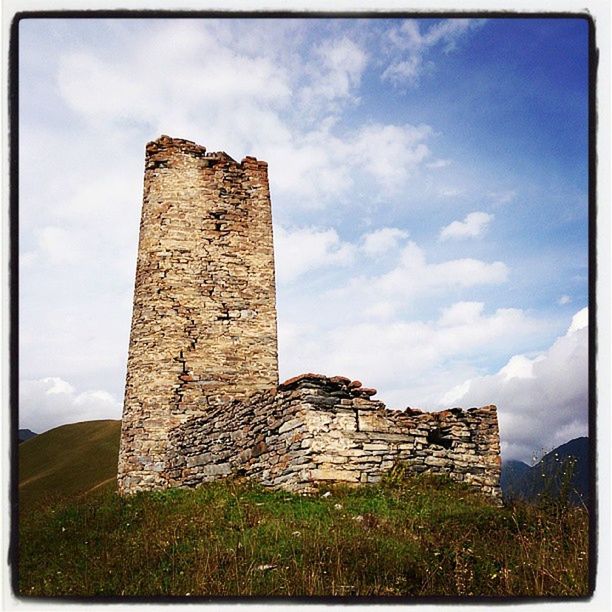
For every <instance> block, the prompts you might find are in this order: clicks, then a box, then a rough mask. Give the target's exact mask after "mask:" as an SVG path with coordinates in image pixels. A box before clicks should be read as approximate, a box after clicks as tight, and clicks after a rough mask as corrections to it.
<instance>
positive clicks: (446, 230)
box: [440, 212, 493, 240]
mask: <svg viewBox="0 0 612 612" xmlns="http://www.w3.org/2000/svg"><path fill="white" fill-rule="evenodd" d="M492 220H493V215H490V214H488V213H485V212H472V213H470V214H469V215H467V216H466V217H465V219H464V220H463V221H453V222H452V223H451V224H450V225H447V226H445V227H443V228H442V229H441V230H440V240H448V239H449V238H472V237H474V236H480V235H481V234H483V233H484V232H485V231H486V229H487V227H488V225H489V223H490V222H491V221H492Z"/></svg>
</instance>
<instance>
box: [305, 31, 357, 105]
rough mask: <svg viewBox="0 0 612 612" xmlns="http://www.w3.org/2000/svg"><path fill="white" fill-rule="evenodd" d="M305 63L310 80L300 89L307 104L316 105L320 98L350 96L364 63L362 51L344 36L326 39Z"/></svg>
mask: <svg viewBox="0 0 612 612" xmlns="http://www.w3.org/2000/svg"><path fill="white" fill-rule="evenodd" d="M313 60H314V61H312V62H310V63H309V64H308V65H307V66H306V70H307V72H308V73H309V75H310V79H309V81H310V83H309V84H308V85H306V86H305V87H304V88H303V89H302V90H301V92H300V96H301V97H302V99H303V102H304V103H305V104H306V106H307V107H310V106H312V105H314V106H315V107H319V105H320V102H321V100H325V101H330V100H335V99H337V98H351V97H352V94H353V92H354V91H355V89H356V88H357V87H358V86H359V83H360V81H361V75H362V73H363V71H364V69H365V67H366V64H367V55H366V53H365V52H364V51H363V50H362V49H361V48H360V47H359V46H358V45H357V44H355V43H354V42H353V41H352V40H350V39H349V38H347V37H346V36H344V37H342V38H341V39H339V40H326V41H324V42H323V44H321V46H319V47H317V48H316V49H315V52H314V58H313Z"/></svg>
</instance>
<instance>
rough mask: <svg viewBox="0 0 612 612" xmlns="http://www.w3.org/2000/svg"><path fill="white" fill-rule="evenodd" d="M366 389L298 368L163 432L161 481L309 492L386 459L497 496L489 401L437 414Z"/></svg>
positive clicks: (377, 471)
mask: <svg viewBox="0 0 612 612" xmlns="http://www.w3.org/2000/svg"><path fill="white" fill-rule="evenodd" d="M374 394H375V390H374V389H367V388H364V387H362V386H361V383H359V382H357V381H351V380H350V379H348V378H344V377H340V376H337V377H332V378H327V377H325V376H321V375H315V374H307V375H302V376H298V377H296V378H294V379H290V380H289V381H286V382H285V383H283V384H282V385H280V386H279V387H278V388H271V389H268V390H266V391H263V392H259V393H256V394H254V395H253V396H251V397H250V398H249V399H248V400H247V401H238V400H237V401H233V402H231V403H230V404H229V405H228V406H219V407H218V408H217V409H216V410H214V411H211V412H208V413H206V414H205V415H202V416H196V417H193V418H191V419H189V420H187V421H186V422H184V423H183V424H181V425H179V426H177V427H175V428H174V429H173V430H172V431H171V432H170V435H169V439H170V446H171V450H170V452H169V461H168V469H167V471H166V472H165V473H164V477H165V478H166V479H167V482H168V483H169V484H170V485H171V486H197V485H198V484H200V483H203V482H207V481H211V480H215V479H217V478H222V477H226V476H230V475H244V476H248V477H251V478H254V479H256V480H258V481H260V482H261V483H262V484H264V485H268V486H273V487H282V488H285V489H289V490H293V491H313V490H315V489H316V487H317V485H318V484H320V483H323V482H346V483H374V482H378V481H379V480H380V479H381V477H382V475H383V474H384V473H385V472H386V471H388V470H390V469H391V468H392V467H393V466H394V465H395V464H396V463H398V462H399V463H402V464H403V465H405V467H406V470H407V472H408V473H420V472H428V473H438V474H447V475H448V476H449V477H451V478H452V479H454V480H458V481H462V482H465V483H467V484H469V485H471V486H473V487H475V488H478V489H479V490H481V491H482V492H483V493H485V494H487V495H489V496H491V497H492V498H493V499H495V500H499V499H500V495H501V494H500V488H499V476H500V454H499V452H500V449H499V431H498V424H497V411H496V408H495V406H486V407H483V408H471V409H469V410H467V411H464V410H462V409H459V408H454V409H451V410H445V411H443V412H438V413H423V412H420V411H418V410H411V409H406V410H405V411H403V412H402V411H394V410H387V409H386V408H385V406H384V404H383V403H382V402H379V401H376V400H372V399H371V396H372V395H374Z"/></svg>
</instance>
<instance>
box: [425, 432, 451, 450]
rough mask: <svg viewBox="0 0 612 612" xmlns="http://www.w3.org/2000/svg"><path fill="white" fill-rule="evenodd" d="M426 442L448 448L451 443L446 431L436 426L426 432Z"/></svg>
mask: <svg viewBox="0 0 612 612" xmlns="http://www.w3.org/2000/svg"><path fill="white" fill-rule="evenodd" d="M427 442H428V443H429V444H437V445H438V446H442V447H444V448H450V447H451V446H452V445H453V441H452V439H451V438H450V437H448V432H445V431H443V430H442V429H438V428H435V429H432V430H431V431H430V432H429V433H428V434H427Z"/></svg>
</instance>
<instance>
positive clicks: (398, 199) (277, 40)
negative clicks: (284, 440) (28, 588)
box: [19, 19, 588, 459]
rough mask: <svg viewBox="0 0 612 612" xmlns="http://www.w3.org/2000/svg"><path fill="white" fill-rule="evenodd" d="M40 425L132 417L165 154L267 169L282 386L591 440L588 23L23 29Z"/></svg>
mask: <svg viewBox="0 0 612 612" xmlns="http://www.w3.org/2000/svg"><path fill="white" fill-rule="evenodd" d="M19 87H20V116H19V126H20V163H21V165H20V224H21V225H20V269H21V277H20V282H21V286H20V292H21V293H20V333H21V338H20V351H21V352H20V377H21V414H20V418H21V425H22V426H24V427H29V428H31V429H33V430H35V431H42V430H44V429H47V428H49V427H53V426H56V425H59V424H61V423H64V422H70V421H77V420H86V419H90V418H119V416H120V413H121V401H122V393H123V384H124V377H125V364H126V357H127V344H128V337H129V325H130V317H131V298H132V295H131V294H132V290H133V279H134V271H135V256H136V247H137V239H138V224H139V217H140V206H141V191H142V176H143V158H144V147H145V144H146V142H147V141H149V140H152V139H154V138H157V137H158V136H159V135H161V134H162V133H164V134H169V135H171V136H176V137H181V138H188V139H190V140H194V141H196V142H198V143H200V144H203V145H205V146H206V147H207V148H208V150H209V151H214V150H225V151H226V152H227V153H229V154H230V155H232V156H233V157H234V158H235V159H238V160H240V159H241V158H242V157H244V156H245V155H255V156H256V157H258V158H259V159H265V160H267V161H268V162H269V173H270V182H271V192H272V206H273V217H274V232H275V247H276V266H277V292H278V320H279V350H280V375H281V379H282V378H287V377H289V376H292V375H295V374H298V373H300V372H304V371H318V372H322V373H326V374H329V375H333V374H342V375H346V376H350V377H353V378H360V379H361V380H363V382H364V383H365V384H367V385H368V386H374V387H376V388H377V389H378V391H379V397H380V399H382V400H383V401H385V402H386V403H387V405H388V406H389V407H393V408H403V407H405V406H407V405H410V406H420V407H422V408H425V409H428V410H436V409H442V408H444V407H447V406H449V405H462V406H465V407H469V406H471V405H476V404H485V403H486V404H488V403H495V404H497V405H498V407H499V410H500V423H501V430H502V449H503V454H504V457H505V458H520V459H529V457H530V456H531V454H532V453H533V452H539V451H540V450H541V449H544V448H551V447H552V446H556V445H557V444H560V443H563V442H565V441H567V440H569V439H571V438H572V437H576V436H578V435H584V434H585V433H586V432H587V429H586V422H587V399H586V398H587V387H588V384H587V327H586V325H587V319H586V310H585V308H586V306H587V281H588V256H587V255H588V253H587V247H588V240H587V238H588V157H587V152H588V151H587V146H588V31H587V23H586V22H585V21H583V20H581V19H486V20H485V19H437V20H432V19H416V20H411V19H378V20H368V19H359V20H357V19H353V20H347V19H338V20H331V19H323V20H315V19H312V20H235V19H230V20H220V21H215V20H205V19H204V20H129V21H128V20H62V19H58V20H24V21H22V22H21V24H20V81H19Z"/></svg>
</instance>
